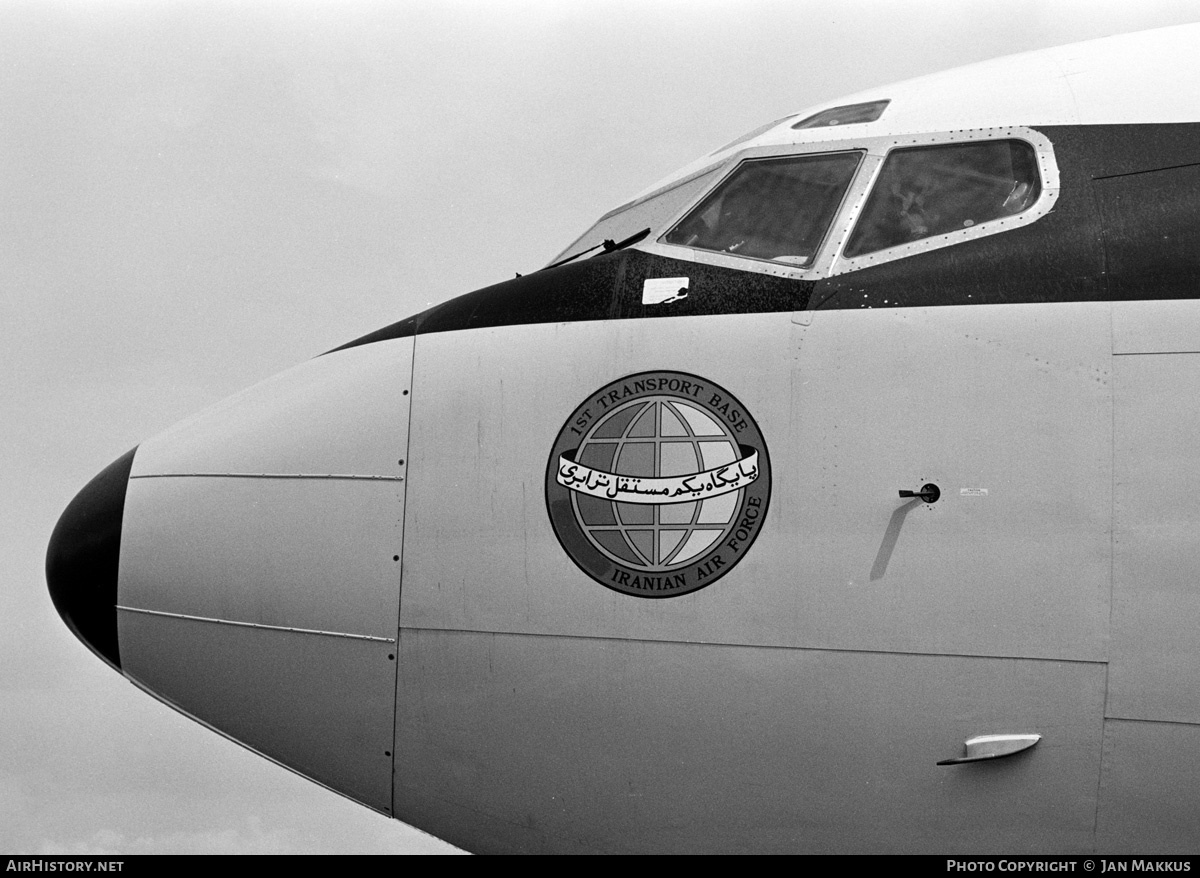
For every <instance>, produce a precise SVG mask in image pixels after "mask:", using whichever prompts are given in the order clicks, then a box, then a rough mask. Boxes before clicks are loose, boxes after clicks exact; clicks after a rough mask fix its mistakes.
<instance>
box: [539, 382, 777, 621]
mask: <svg viewBox="0 0 1200 878" xmlns="http://www.w3.org/2000/svg"><path fill="white" fill-rule="evenodd" d="M770 499H771V458H770V455H769V454H768V453H767V446H766V442H765V441H764V439H763V435H762V432H761V431H760V430H759V428H758V425H757V424H756V423H755V422H754V418H752V417H751V416H750V413H749V412H748V411H746V407H745V406H744V405H742V403H741V402H739V401H738V399H737V398H736V397H735V396H734V395H733V394H731V393H730V392H729V391H727V390H726V389H725V388H723V387H721V386H720V385H718V384H714V383H713V382H712V381H709V380H708V379H707V378H703V377H701V376H699V375H693V374H690V373H687V372H675V371H669V370H655V371H650V372H638V373H636V374H632V375H626V376H624V377H623V378H618V379H616V380H615V381H610V382H609V383H608V384H605V385H604V386H603V387H600V388H599V389H597V390H595V391H593V392H592V393H591V394H589V395H588V396H587V397H586V398H585V399H584V400H583V402H581V403H580V404H579V405H578V406H577V407H576V408H575V410H574V411H573V412H572V413H571V415H570V417H568V418H567V420H566V422H565V423H564V424H563V427H562V429H561V430H559V432H558V436H557V437H556V438H555V440H554V444H553V446H551V449H550V458H549V460H548V461H547V464H546V512H547V514H548V515H549V517H550V525H551V527H552V528H553V529H554V535H555V536H556V537H557V538H558V542H559V544H560V545H561V546H562V548H563V551H564V552H566V554H567V557H569V558H570V559H571V560H572V561H573V562H575V565H576V566H577V567H578V568H579V569H580V570H582V571H583V572H584V573H586V574H587V575H588V576H590V577H591V578H592V579H594V580H595V581H596V582H599V583H600V584H601V585H603V586H605V587H606V588H609V589H612V590H613V591H616V592H620V593H621V594H625V595H630V596H633V597H639V598H671V597H678V596H681V595H686V594H691V593H692V592H695V591H698V590H699V589H702V588H706V587H707V586H709V585H711V584H712V583H714V582H716V581H717V580H719V579H721V578H722V577H723V576H725V575H726V574H728V573H729V572H730V571H731V570H733V569H734V568H735V567H736V566H737V565H738V564H739V563H740V562H741V560H742V559H743V558H744V557H745V556H746V554H747V553H748V552H749V550H750V547H751V546H752V545H753V544H754V542H755V540H756V539H757V538H758V535H759V534H760V533H761V532H762V530H763V522H764V521H765V520H766V515H767V507H768V505H769V502H770ZM566 582H568V583H570V582H572V580H571V579H570V578H568V579H567V580H566ZM743 582H744V583H749V582H751V580H743Z"/></svg>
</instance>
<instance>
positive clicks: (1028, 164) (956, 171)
mask: <svg viewBox="0 0 1200 878" xmlns="http://www.w3.org/2000/svg"><path fill="white" fill-rule="evenodd" d="M1040 193H1041V180H1040V178H1039V177H1038V170H1037V155H1036V154H1035V152H1034V149H1033V147H1032V146H1031V145H1030V144H1028V143H1026V142H1025V141H1023V140H991V141H987V142H983V143H960V144H952V145H949V146H922V147H914V148H912V149H897V150H893V151H892V152H891V153H890V154H889V155H888V157H887V159H886V160H885V161H884V164H883V168H882V169H881V170H880V172H879V177H878V179H877V180H876V181H875V188H874V189H873V190H872V191H871V195H870V197H869V198H868V199H867V203H866V205H865V206H864V207H863V211H862V215H861V216H860V217H859V219H858V223H857V224H856V226H855V228H854V231H853V232H852V233H851V235H850V239H849V240H848V241H847V242H846V249H845V253H844V255H845V256H847V257H854V256H861V255H862V254H864V253H874V252H875V251H877V250H884V249H887V248H888V247H896V246H899V245H901V244H907V243H909V242H911V241H919V240H921V239H924V238H930V237H933V236H935V235H944V234H946V233H948V232H953V231H957V230H960V229H969V228H972V227H973V226H976V225H978V224H980V223H985V222H988V221H989V220H994V219H1000V218H1002V217H1007V216H1015V215H1016V214H1018V213H1021V212H1023V211H1024V210H1026V209H1027V208H1028V207H1030V206H1031V205H1032V204H1033V203H1034V202H1035V201H1037V198H1038V195H1039V194H1040Z"/></svg>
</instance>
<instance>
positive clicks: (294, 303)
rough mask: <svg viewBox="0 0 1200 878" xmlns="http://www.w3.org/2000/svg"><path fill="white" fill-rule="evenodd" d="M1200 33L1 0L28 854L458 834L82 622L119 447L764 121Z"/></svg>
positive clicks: (424, 299) (569, 235)
mask: <svg viewBox="0 0 1200 878" xmlns="http://www.w3.org/2000/svg"><path fill="white" fill-rule="evenodd" d="M1191 21H1200V3H1193V2H1149V0H1143V2H1138V3H1136V4H1135V3H1115V2H1105V0H1091V2H1061V0H1036V2H1034V0H1028V2H1027V0H953V2H951V0H938V2H934V0H909V2H864V0H833V2H798V0H792V2H779V3H772V2H757V0H740V2H731V0H726V2H705V0H680V2H667V0H639V2H609V0H589V2H587V3H577V2H561V0H560V2H548V0H543V2H499V0H497V2H486V3H485V2H449V0H442V2H433V0H428V2H404V0H393V2H374V3H369V2H328V0H327V2H262V0H250V2H246V0H240V2H204V3H199V2H181V0H171V2H167V0H159V2H98V0H91V2H82V0H74V2H49V0H45V2H13V0H0V357H2V358H3V359H2V361H0V362H2V364H3V368H2V369H0V466H2V467H3V469H2V470H0V475H2V477H3V478H2V480H0V497H2V498H3V502H2V503H0V619H2V620H3V622H4V623H5V624H4V625H3V628H2V629H0V630H2V633H0V853H114V854H136V853H318V852H337V853H355V852H357V853H385V852H396V853H401V852H410V853H435V852H452V851H453V850H454V849H453V848H451V847H450V846H449V845H444V844H442V843H441V842H439V841H437V840H436V839H432V838H431V837H429V836H427V835H424V834H423V833H420V832H418V831H417V830H414V829H411V828H409V827H406V826H404V825H402V824H400V823H397V822H395V821H391V820H388V819H386V818H384V817H382V816H380V815H378V814H375V813H373V812H371V811H368V810H366V809H365V808H362V807H360V806H358V805H355V804H353V803H351V802H349V801H348V800H345V799H342V798H340V797H339V796H337V795H334V794H333V793H330V792H328V791H326V790H324V789H322V788H320V787H318V786H316V785H315V784H312V783H310V782H308V781H306V780H303V779H302V778H300V777H297V776H295V775H293V774H291V773H290V772H288V771H286V770H284V769H282V768H279V767H277V766H275V765H273V764H270V763H268V762H267V761H265V760H263V759H261V758H260V757H257V756H255V755H253V754H251V753H249V752H247V751H245V750H243V749H242V748H240V747H238V746H237V745H235V744H233V743H231V742H229V741H227V740H225V739H223V738H221V737H219V736H217V735H215V734H213V733H212V732H209V731H207V730H205V729H203V728H202V727H200V726H199V725H197V724H195V723H193V722H192V721H190V720H188V719H185V718H184V717H182V716H180V715H178V714H176V713H174V712H173V711H172V710H170V709H169V708H167V707H165V706H164V705H162V704H160V703H158V702H156V701H154V700H153V699H151V698H150V697H148V696H146V695H144V694H142V693H141V692H139V691H138V690H136V689H135V688H134V687H133V686H132V685H131V684H129V683H128V682H126V681H125V680H124V679H123V678H121V677H120V676H119V675H117V674H115V673H114V672H113V671H112V670H111V669H109V668H108V667H107V666H106V665H104V664H102V663H101V662H100V661H99V660H97V659H95V658H94V657H93V656H92V655H91V653H89V652H88V651H87V650H86V649H85V648H84V647H83V646H82V645H81V644H80V643H78V642H77V641H76V640H75V639H74V638H73V637H72V636H71V634H70V633H69V632H68V630H67V628H66V627H65V626H64V625H63V624H62V622H61V621H60V620H59V618H58V616H57V614H56V613H55V611H54V608H53V606H52V605H51V603H50V599H49V596H48V594H47V592H46V587H45V576H44V558H45V550H46V544H47V541H48V540H49V537H50V532H51V530H52V529H53V527H54V523H55V521H56V520H57V518H58V516H59V514H60V513H61V512H62V510H63V508H64V507H65V506H66V505H67V503H68V502H69V501H70V500H71V498H72V497H73V496H74V495H75V493H76V492H77V491H78V490H79V489H80V488H82V487H83V485H84V484H85V483H86V482H87V481H88V480H89V479H90V478H91V477H92V476H93V475H94V474H95V473H96V472H98V471H99V470H100V469H102V468H103V467H104V466H105V465H107V464H108V463H109V462H110V461H112V460H113V459H114V458H116V457H118V456H119V455H121V454H122V453H124V452H125V451H127V450H128V449H129V448H131V447H133V446H134V445H136V444H138V443H139V442H141V441H142V440H144V439H146V438H149V437H150V436H152V435H153V434H155V433H158V432H159V431H161V430H163V429H164V428H166V427H168V426H170V425H171V424H173V423H174V422H176V421H178V420H180V419H181V418H183V417H185V416H187V415H189V414H191V413H193V412H195V411H196V410H197V409H200V408H202V407H204V406H206V405H208V404H210V403H213V402H215V401H217V400H219V399H221V398H223V397H225V396H228V395H229V394H231V393H233V392H235V391H237V390H240V389H242V388H244V387H246V386H248V385H250V384H253V383H255V382H257V381H259V380H261V379H263V378H266V377H267V376H269V375H272V374H273V373H275V372H278V371H281V370H283V369H285V368H287V367H289V366H291V365H294V364H295V363H297V362H299V361H301V360H304V359H307V358H309V357H312V356H314V355H316V354H319V353H321V352H322V351H325V350H328V349H329V348H332V347H335V346H337V345H339V344H341V343H343V342H345V341H348V340H349V339H352V338H354V337H356V336H359V335H362V334H364V333H366V332H369V331H371V330H373V329H376V328H378V327H380V326H383V325H385V324H387V323H391V322H393V321H395V320H398V319H400V318H402V317H406V316H408V315H409V314H412V313H414V312H416V311H419V310H422V309H424V308H425V307H427V306H428V305H431V304H433V303H436V302H440V301H443V300H445V299H447V298H450V297H452V296H455V295H458V294H459V293H463V292H466V291H469V290H471V289H475V288H478V287H481V286H485V285H487V284H490V283H495V282H497V281H500V280H504V279H506V278H510V277H512V276H513V275H514V273H515V272H518V271H519V272H522V273H525V272H528V271H531V270H533V269H535V268H537V267H539V266H540V265H543V264H545V263H546V262H547V261H548V260H549V259H550V257H552V256H553V255H555V254H556V253H557V252H558V251H559V250H561V249H562V248H563V247H564V246H565V245H566V244H568V243H569V242H570V241H571V240H572V239H574V238H575V237H576V236H577V235H578V234H579V233H581V232H582V231H583V230H584V229H585V228H586V227H587V226H588V225H590V224H591V223H592V221H593V220H595V219H596V218H597V217H599V216H600V215H601V214H602V213H604V212H605V211H607V210H609V209H610V208H612V207H614V206H616V205H617V204H620V203H622V202H624V201H625V200H627V199H628V198H629V197H630V196H632V195H633V194H635V193H637V192H638V191H640V190H642V189H644V188H645V187H646V186H648V185H650V184H651V183H653V182H655V181H656V180H658V179H659V178H661V177H663V176H665V175H666V174H667V173H669V172H671V171H672V170H674V169H675V168H677V167H680V166H682V165H684V164H686V163H688V162H690V161H691V160H692V159H694V158H696V157H697V156H699V155H701V154H704V153H706V152H708V151H710V150H712V149H714V148H716V147H718V146H720V145H722V144H723V143H725V142H727V141H729V140H731V139H733V138H734V137H736V136H737V135H739V134H742V133H744V132H745V131H748V130H750V129H752V128H754V127H757V126H758V125H760V124H762V123H764V122H768V121H770V120H772V119H775V118H778V117H780V116H784V115H786V114H788V113H791V112H794V111H798V110H801V109H803V108H805V107H806V106H809V105H811V104H814V103H817V102H820V101H824V100H828V99H831V98H836V97H838V96H839V95H842V94H849V93H851V92H855V91H858V90H860V89H863V88H867V87H869V86H873V85H878V84H883V83H887V82H891V81H894V80H898V79H904V78H908V77H912V76H918V75H921V74H925V73H930V72H934V71H937V70H940V69H944V68H948V67H954V66H958V65H960V64H966V63H970V62H972V61H978V60H983V59H987V58H992V57H996V56H999V55H1006V54H1011V53H1013V52H1019V51H1025V50H1028V49H1036V48H1042V47H1046V46H1053V45H1058V44H1061V43H1068V42H1075V41H1077V40H1083V39H1090V38H1094V37H1101V36H1108V35H1110V34H1114V33H1122V32H1126V31H1133V30H1142V29H1146V28H1151V27H1160V26H1165V25H1170V24H1179V23H1184V22H1191ZM1020 121H1021V120H1014V122H1020Z"/></svg>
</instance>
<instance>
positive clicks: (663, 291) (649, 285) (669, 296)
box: [642, 277, 689, 305]
mask: <svg viewBox="0 0 1200 878" xmlns="http://www.w3.org/2000/svg"><path fill="white" fill-rule="evenodd" d="M688 283H689V281H688V279H687V278H686V277H653V278H647V279H646V282H645V283H644V284H642V304H643V305H665V304H667V303H668V302H674V301H676V300H677V299H684V298H687V291H688Z"/></svg>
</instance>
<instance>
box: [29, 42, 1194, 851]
mask: <svg viewBox="0 0 1200 878" xmlns="http://www.w3.org/2000/svg"><path fill="white" fill-rule="evenodd" d="M1198 43H1200V27H1192V26H1189V27H1185V28H1173V29H1167V30H1163V31H1152V32H1147V33H1144V34H1135V35H1132V36H1129V37H1122V38H1114V39H1111V40H1102V41H1097V42H1095V43H1088V44H1080V45H1078V46H1073V47H1064V48H1062V49H1056V50H1049V51H1046V52H1038V53H1031V54H1029V55H1025V56H1015V57H1014V58H1011V59H1001V60H999V61H996V62H989V63H987V64H983V65H976V66H974V67H971V68H964V69H963V70H960V71H951V72H949V73H946V74H940V75H938V76H936V77H926V78H924V79H922V80H915V81H912V82H910V83H902V84H899V85H895V86H889V87H885V88H880V89H875V90H872V91H870V92H864V93H861V94H858V95H854V96H851V97H849V98H846V99H844V100H842V101H836V102H830V103H829V104H827V105H821V106H818V107H813V108H809V109H808V110H805V111H803V112H800V113H797V114H794V115H792V116H789V117H787V118H786V119H783V120H780V121H779V122H777V123H774V124H773V125H772V126H769V127H768V128H767V129H766V130H764V131H762V132H760V133H757V134H756V135H755V136H753V137H750V138H748V139H744V140H742V141H740V142H735V143H734V144H731V145H729V146H728V147H726V148H724V149H722V150H719V151H717V152H716V153H713V154H710V155H708V156H706V157H704V158H703V159H700V160H698V161H697V162H695V163H693V164H692V165H689V166H688V167H686V168H684V169H683V170H681V171H680V172H679V173H678V174H676V175H673V176H672V177H670V178H668V179H667V180H665V181H662V182H661V183H660V184H657V185H656V186H654V187H651V189H649V190H647V191H646V192H645V193H643V194H642V195H641V196H639V197H638V198H635V199H634V200H633V201H631V202H630V203H628V204H626V205H623V206H622V207H620V208H618V209H616V210H614V211H612V212H610V213H609V214H606V215H605V216H604V217H602V218H601V220H600V221H598V222H597V224H596V225H595V226H594V227H593V228H592V229H589V230H588V231H587V232H585V233H584V235H582V236H581V237H580V238H579V239H577V240H576V241H575V242H573V243H572V244H571V245H570V246H569V247H567V248H566V249H565V250H564V251H563V252H562V253H561V254H560V258H557V259H556V260H554V262H559V261H560V259H567V258H569V257H578V258H575V259H573V260H571V261H567V262H565V263H563V264H558V265H554V266H553V267H549V268H547V269H544V270H542V271H539V272H536V273H533V274H531V275H528V276H525V277H518V278H515V279H513V280H509V281H506V282H504V283H501V284H498V285H496V286H493V287H489V288H486V289H483V290H479V291H476V292H473V293H469V294H467V295H465V296H462V297H459V298H457V299H454V300H451V301H449V302H446V303H444V304H442V305H439V306H436V307H434V308H431V309H429V310H428V311H426V312H423V313H421V314H418V315H415V316H413V317H410V318H408V319H406V320H403V321H400V322H399V323H395V324H392V325H390V326H387V327H385V328H383V329H381V330H379V331H378V332H375V333H372V334H371V335H368V336H365V337H364V338H361V339H358V340H356V341H353V342H350V343H348V344H346V345H344V346H342V347H340V348H338V349H336V350H334V351H331V352H329V353H327V354H325V355H322V356H320V357H317V358H315V359H313V360H311V361H309V362H307V363H304V364H302V365H300V366H298V367H296V368H295V369H293V370H291V371H289V372H286V373H283V374H282V375H280V376H277V377H276V378H274V379H271V380H269V381H267V382H264V383H263V384H260V385H258V386H256V387H254V388H251V389H249V390H247V391H245V392H244V393H242V394H240V395H238V396H235V397H233V398H231V399H230V400H227V401H226V402H224V403H221V404H219V405H217V406H215V407H213V408H212V409H209V410H207V411H205V412H202V413H200V414H199V415H197V416H195V417H194V418H192V419H190V420H188V421H185V422H183V423H182V424H180V425H178V426H176V427H174V428H172V429H170V430H168V431H166V432H165V433H163V434H161V435H159V436H157V437H154V438H152V439H150V440H148V441H147V442H145V443H143V444H142V445H140V446H139V447H138V448H137V449H135V450H134V451H131V452H130V453H129V454H127V455H125V456H124V457H122V458H121V459H119V460H118V461H116V462H115V463H114V464H113V465H112V466H111V467H110V468H109V469H108V470H106V471H105V472H104V473H102V474H101V475H100V476H98V477H97V479H96V480H95V481H94V482H93V483H92V484H91V485H89V486H88V487H87V488H85V489H84V491H82V492H81V493H80V495H79V497H77V498H76V500H75V501H74V502H73V503H72V505H71V506H70V507H69V508H68V510H67V512H65V513H64V515H63V519H62V520H61V521H60V524H59V527H58V529H56V531H55V535H54V537H53V539H52V541H51V547H50V554H49V558H48V568H47V569H48V578H49V580H50V586H51V593H52V595H53V596H54V599H55V603H56V606H58V608H59V611H60V613H61V614H62V615H63V616H64V619H65V620H66V621H67V622H68V624H69V625H70V626H71V627H72V629H73V630H74V631H75V632H76V634H77V635H79V636H80V637H81V639H83V640H84V642H85V643H87V644H88V645H89V646H90V647H91V648H92V649H93V651H95V652H96V653H97V654H98V655H100V656H101V657H102V658H103V659H105V660H106V661H108V662H109V663H110V664H111V665H113V666H114V667H115V668H117V669H118V670H119V671H120V672H121V673H122V674H123V675H125V676H126V677H127V678H128V679H130V680H131V681H132V682H133V683H134V684H135V685H138V686H139V687H141V688H143V689H145V690H146V691H148V692H149V693H150V694H152V695H154V696H155V697H157V698H160V699H162V700H164V701H166V702H168V703H169V704H171V705H172V706H174V707H176V708H177V709H178V710H180V711H182V712H184V713H186V714H188V715H190V716H192V717H193V718H195V719H197V720H198V721H200V722H202V723H205V724H207V725H209V726H210V727H212V728H213V729H215V730H216V731H218V732H220V733H222V734H225V735H227V736H229V737H231V738H233V739H235V740H237V741H239V742H240V743H242V744H244V745H245V746H247V747H249V748H251V749H253V750H256V751H257V752H259V753H261V754H263V755H264V756H266V757H268V758H270V759H273V760H275V761H277V762H279V763H280V764H283V765H285V766H287V767H289V768H291V769H293V770H295V771H298V772H300V773H302V774H304V775H306V776H308V777H310V778H312V779H313V780H315V781H317V782H318V783H321V784H324V785H325V786H328V787H329V788H330V789H332V790H334V791H337V792H339V793H342V794H344V795H347V796H349V797H351V798H353V799H355V800H357V801H359V802H362V803H363V804H365V805H367V806H368V807H371V808H374V809H376V810H378V811H381V812H383V813H386V814H389V815H392V816H394V817H396V818H398V819H401V820H403V821H405V822H407V823H410V824H413V825H415V826H418V827H420V828H422V829H426V830H427V831H429V832H431V833H433V834H435V835H438V836H440V837H442V838H445V839H447V840H448V841H451V842H453V843H455V844H458V845H460V846H462V847H465V848H467V849H469V850H476V851H513V852H518V851H545V852H636V851H652V852H685V851H686V852H707V851H712V852H751V851H754V852H838V851H857V852H883V851H900V852H930V851H937V852H953V851H964V852H977V853H978V852H985V851H994V852H1016V851H1030V852H1037V851H1043V852H1050V851H1054V852H1064V851H1066V852H1085V851H1097V850H1099V851H1104V850H1119V851H1122V852H1136V851H1167V850H1171V851H1175V850H1192V849H1194V848H1195V847H1196V846H1197V844H1198V843H1200V829H1198V828H1197V823H1196V821H1195V819H1194V814H1195V813H1196V812H1197V809H1198V808H1200V768H1197V767H1195V765H1196V764H1198V763H1197V761H1196V760H1195V759H1193V758H1191V755H1192V754H1194V753H1196V752H1200V695H1198V694H1197V688H1196V686H1195V685H1194V683H1193V680H1194V679H1196V677H1197V675H1198V672H1200V639H1197V638H1196V636H1195V634H1194V633H1193V631H1194V627H1195V619H1196V608H1197V603H1198V602H1200V591H1198V590H1197V587H1196V582H1197V579H1198V577H1200V562H1198V560H1197V555H1196V552H1195V545H1196V542H1195V536H1194V534H1195V533H1196V526H1197V524H1198V523H1200V462H1198V461H1200V458H1198V457H1197V455H1196V452H1195V448H1194V440H1193V437H1194V436H1195V435H1197V432H1198V431H1200V413H1198V412H1197V410H1196V407H1195V405H1194V404H1193V398H1194V397H1195V394H1196V392H1197V390H1200V301H1197V289H1198V288H1200V265H1198V263H1197V258H1196V256H1195V254H1196V253H1198V252H1200V231H1198V230H1197V222H1196V213H1197V204H1198V200H1200V101H1198V100H1197V99H1196V97H1195V96H1194V95H1192V94H1191V93H1190V92H1188V91H1187V89H1186V88H1183V89H1181V88H1180V84H1181V83H1182V84H1186V83H1190V82H1193V81H1195V78H1196V75H1197V74H1200V62H1198V61H1197V60H1196V53H1195V46H1196V45H1197V44H1198ZM643 231H644V232H645V234H644V235H642V232H643ZM631 238H633V239H636V240H634V242H633V243H630V244H628V245H627V246H623V247H619V248H618V247H616V246H615V245H610V247H609V248H608V249H609V250H610V251H611V252H602V253H600V254H599V255H593V252H592V251H595V250H599V249H603V248H602V247H600V246H599V245H601V242H602V241H604V240H606V239H607V240H610V241H615V242H622V241H628V240H629V239H631ZM927 485H933V486H936V487H937V489H938V490H937V497H936V499H932V500H931V499H930V498H931V497H932V496H933V495H931V494H925V495H921V496H915V497H914V496H909V497H904V498H902V497H900V496H899V492H900V491H906V490H907V491H910V492H916V493H919V492H921V491H922V490H923V489H924V486H927ZM1000 734H1024V735H1030V736H1033V735H1039V736H1040V740H1039V741H1038V743H1037V745H1036V746H1035V747H1032V748H1031V749H1029V750H1027V751H1024V752H1021V753H1018V754H1016V755H1013V756H1010V757H1007V758H1002V759H987V760H984V761H981V762H978V763H974V762H964V763H960V764H954V765H942V766H939V765H937V763H938V762H939V761H944V760H947V759H950V758H954V757H959V756H961V755H962V752H963V746H964V741H966V740H967V739H969V738H972V737H974V736H979V735H1000Z"/></svg>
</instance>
